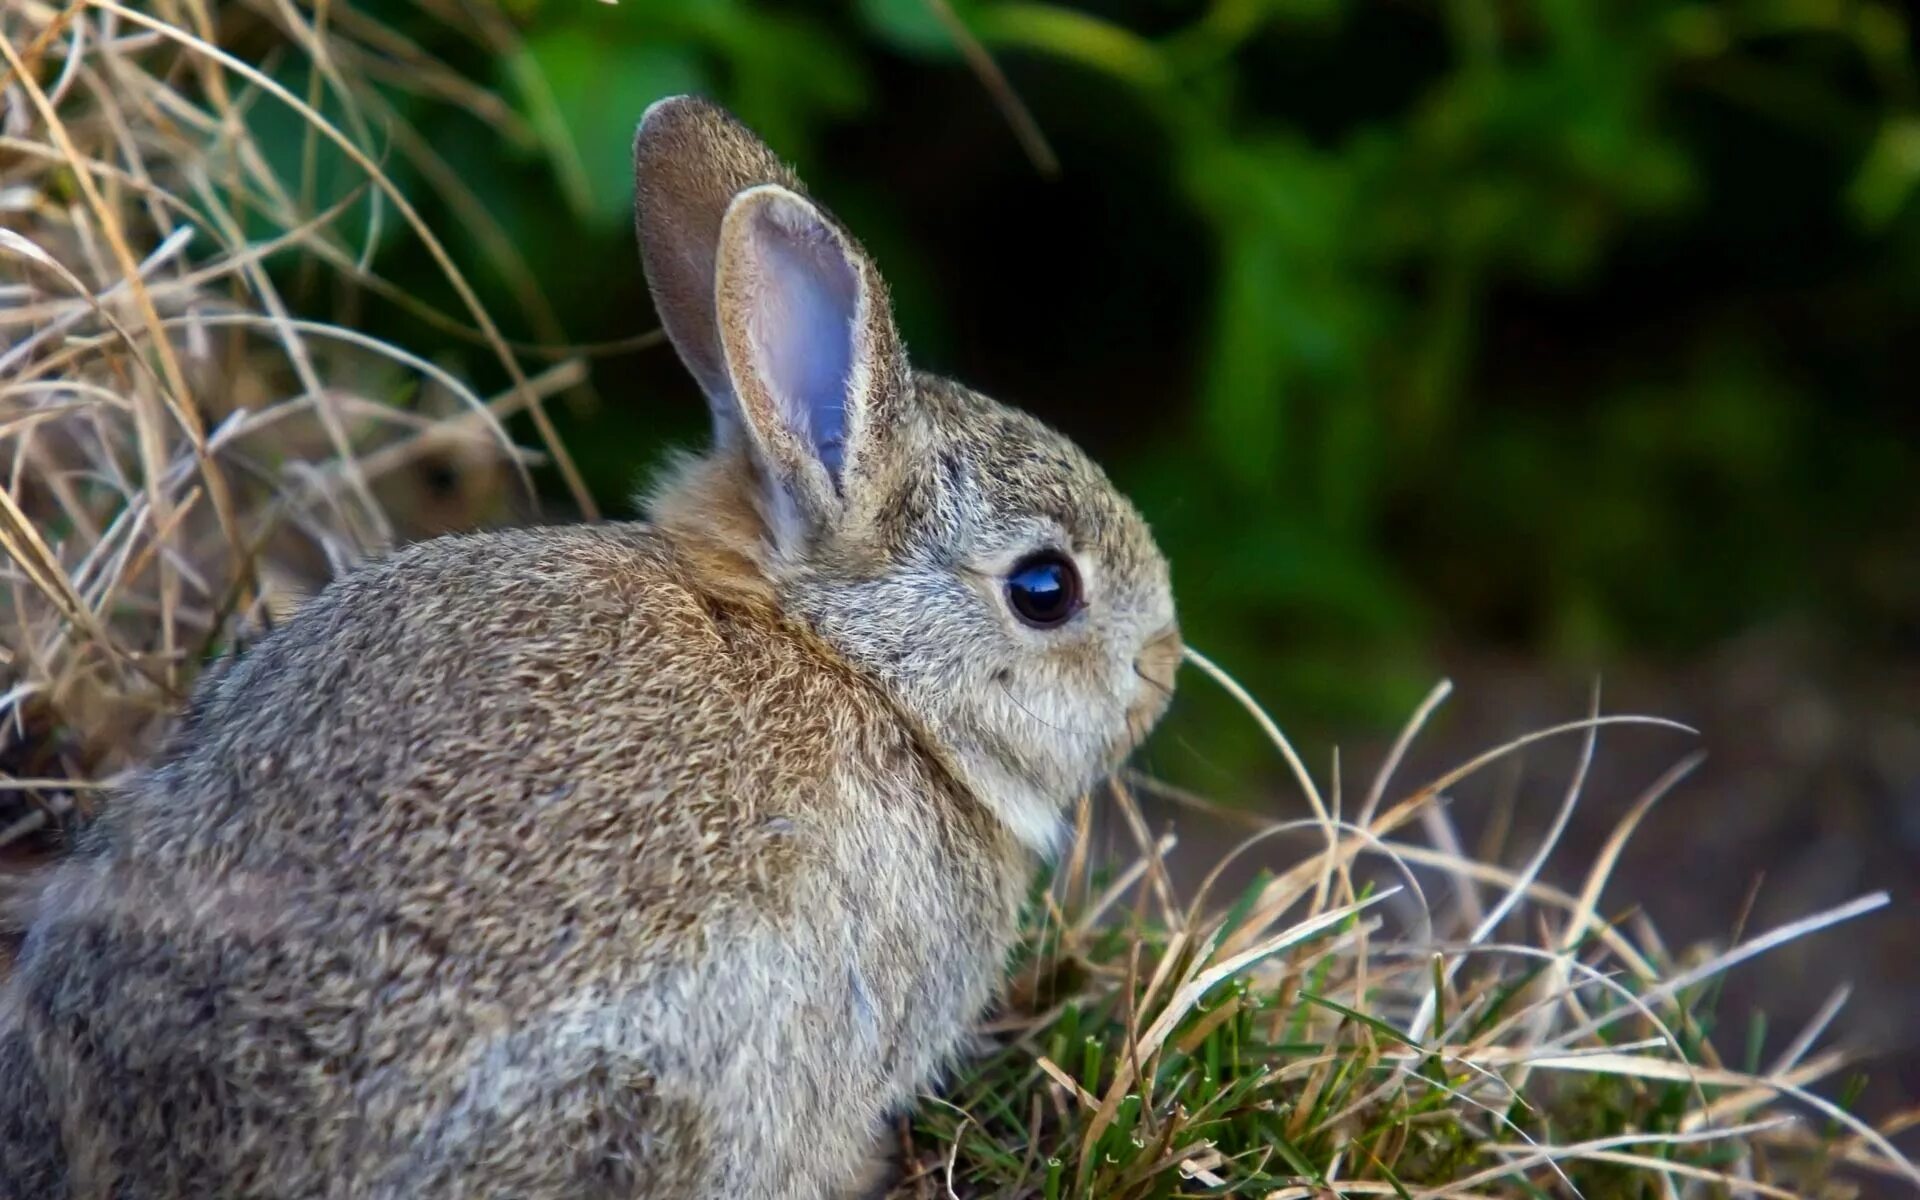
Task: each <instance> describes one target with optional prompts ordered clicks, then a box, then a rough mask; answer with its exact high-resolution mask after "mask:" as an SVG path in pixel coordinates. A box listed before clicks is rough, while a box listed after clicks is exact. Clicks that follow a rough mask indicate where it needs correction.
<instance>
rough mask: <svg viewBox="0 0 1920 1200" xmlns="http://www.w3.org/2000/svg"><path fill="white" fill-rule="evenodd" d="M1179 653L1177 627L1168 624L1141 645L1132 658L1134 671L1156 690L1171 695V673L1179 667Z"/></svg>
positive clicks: (1178, 631)
mask: <svg viewBox="0 0 1920 1200" xmlns="http://www.w3.org/2000/svg"><path fill="white" fill-rule="evenodd" d="M1181 653H1182V649H1181V645H1180V630H1179V627H1178V626H1175V625H1168V626H1167V627H1166V628H1164V629H1162V630H1161V631H1160V632H1159V633H1156V634H1154V635H1153V637H1152V639H1150V640H1149V641H1148V642H1147V644H1146V645H1145V646H1143V647H1141V650H1140V653H1139V655H1138V656H1136V657H1135V658H1134V660H1133V669H1134V672H1135V673H1136V674H1138V675H1139V676H1140V678H1142V679H1144V680H1146V681H1147V682H1148V683H1149V684H1151V685H1153V687H1154V688H1155V689H1156V690H1157V691H1160V692H1162V693H1165V694H1168V695H1171V694H1172V692H1173V673H1174V671H1176V670H1177V669H1179V666H1180V658H1181Z"/></svg>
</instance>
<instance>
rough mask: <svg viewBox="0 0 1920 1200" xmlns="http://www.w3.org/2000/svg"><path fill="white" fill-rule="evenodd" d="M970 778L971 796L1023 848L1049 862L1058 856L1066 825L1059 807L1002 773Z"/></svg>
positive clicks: (983, 773) (980, 773)
mask: <svg viewBox="0 0 1920 1200" xmlns="http://www.w3.org/2000/svg"><path fill="white" fill-rule="evenodd" d="M973 774H974V779H973V781H972V785H973V789H974V792H975V793H976V794H977V795H978V796H979V797H980V798H981V799H982V800H984V801H986V804H987V807H988V808H990V809H992V810H993V813H994V815H995V816H997V817H999V818H1000V820H1002V821H1003V822H1005V823H1006V825H1007V828H1009V829H1011V830H1013V835H1014V836H1015V837H1017V838H1019V839H1020V841H1021V843H1022V844H1023V845H1025V846H1026V847H1027V848H1028V849H1030V850H1032V851H1033V852H1034V853H1035V854H1038V855H1039V856H1040V857H1042V858H1045V859H1049V860H1050V859H1052V858H1054V857H1055V856H1056V855H1058V854H1059V853H1060V849H1061V847H1062V846H1064V845H1066V841H1067V823H1066V819H1065V816H1064V814H1063V813H1062V812H1061V809H1060V805H1058V804H1056V803H1055V802H1054V801H1053V800H1051V799H1050V798H1048V797H1046V796H1042V795H1040V794H1038V793H1037V792H1036V791H1035V790H1034V789H1033V786H1032V785H1031V784H1029V783H1027V782H1025V781H1023V780H1020V779H1017V778H1015V777H1014V776H1013V775H1011V774H1009V773H1008V772H1006V771H1005V770H1002V769H995V768H989V769H987V770H985V771H977V770H976V771H974V772H973Z"/></svg>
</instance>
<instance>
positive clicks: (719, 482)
mask: <svg viewBox="0 0 1920 1200" xmlns="http://www.w3.org/2000/svg"><path fill="white" fill-rule="evenodd" d="M634 154H635V180H636V187H637V200H636V211H637V218H636V220H637V228H638V233H639V241H640V246H641V254H642V259H643V262H644V266H645V269H646V274H647V278H648V282H649V285H650V288H651V293H652V296H653V299H654V303H655V307H656V308H657V310H658V313H659V315H660V318H661V320H662V323H663V324H664V326H665V328H666V331H667V334H668V335H669V337H670V339H671V341H672V343H673V344H674V346H675V347H676V348H677V350H678V353H679V355H680V357H681V358H682V360H683V361H684V362H685V365H686V366H687V367H688V369H689V370H690V372H691V373H692V375H693V376H694V379H695V380H696V381H697V383H698V384H699V386H700V388H701V390H702V391H703V392H704V393H705V397H706V399H707V401H708V403H709V407H710V408H711V410H712V418H713V427H714V434H713V439H712V444H711V447H710V448H709V449H708V450H707V451H706V452H705V453H703V454H699V455H692V456H686V457H683V458H681V459H679V460H676V461H675V462H674V463H673V464H672V465H671V466H670V467H669V468H668V469H667V470H666V471H665V473H664V476H663V478H662V479H661V481H660V482H659V483H658V484H657V486H656V487H655V488H654V489H653V490H652V491H651V492H650V493H649V494H648V495H647V496H646V497H645V498H644V499H643V501H642V507H643V509H644V511H645V512H646V514H647V519H646V521H645V522H644V523H619V522H609V523H602V524H592V525H579V526H570V527H549V528H530V529H522V530H514V531H495V532H487V533H478V534H468V535H455V536H446V537H441V538H437V539H434V540H430V541H425V542H420V543H416V544H413V545H411V546H408V547H405V548H403V549H399V550H396V551H393V552H391V553H390V554H388V555H386V556H384V557H382V558H380V559H379V560H377V561H374V562H371V563H368V564H364V565H361V566H359V567H357V568H355V569H354V570H352V571H350V572H347V573H345V574H344V575H342V576H341V577H340V578H338V579H336V580H335V581H334V582H332V583H331V584H329V585H328V586H327V587H325V588H324V589H323V590H321V591H320V592H319V593H318V594H316V595H315V596H313V597H312V598H310V599H308V600H307V601H305V602H304V603H303V604H302V606H301V607H300V608H299V610H298V611H297V612H296V613H295V614H294V615H293V616H292V618H291V619H290V620H288V621H287V622H285V623H284V624H282V625H279V626H277V627H276V628H275V629H274V630H273V631H272V632H271V633H269V634H268V635H267V636H265V637H264V638H262V639H261V640H260V641H258V642H257V643H255V644H254V645H252V646H251V647H250V648H248V649H247V650H246V651H245V652H244V653H243V654H241V655H239V656H237V657H232V658H229V659H227V660H224V661H223V662H221V663H220V664H218V665H216V666H215V667H214V668H212V669H210V671H209V673H208V674H207V676H206V677H205V678H204V679H203V680H202V682H201V683H200V684H199V685H198V686H197V688H196V689H195V692H194V695H193V697H192V699H191V701H190V704H189V706H188V708H187V710H186V712H185V713H184V714H183V716H182V717H181V719H180V721H179V723H178V726H177V728H176V729H175V731H174V732H173V733H172V734H171V735H170V737H169V740H168V741H167V743H166V744H165V746H164V747H163V748H162V750H161V751H160V752H159V754H158V755H157V757H156V758H155V759H154V760H153V761H152V762H151V763H150V764H149V765H148V766H146V767H145V768H144V769H143V770H142V771H140V772H139V773H138V774H137V775H136V776H135V777H134V778H133V781H132V782H131V783H129V784H127V785H126V786H125V787H124V788H123V789H122V790H121V791H120V793H119V794H118V795H117V796H116V797H115V798H114V799H113V801H112V803H111V804H110V805H108V806H107V809H106V811H105V813H104V815H103V816H102V817H101V818H100V820H99V822H98V824H97V826H96V827H95V828H94V829H93V830H91V831H90V832H89V833H88V835H87V837H86V840H85V842H84V844H83V845H80V846H77V847H76V848H75V850H74V852H73V854H72V855H71V856H70V857H69V858H68V859H67V860H66V861H65V862H63V863H62V864H61V865H60V866H59V867H57V868H56V869H55V870H54V871H53V873H52V875H51V877H50V878H48V879H47V880H46V881H44V883H43V885H42V886H41V887H40V888H39V889H38V892H37V896H36V899H35V900H34V902H33V903H34V906H35V907H34V911H33V912H32V914H31V926H30V932H29V933H28V935H27V937H26V940H25V943H24V945H23V947H22V950H21V954H20V958H19V961H18V964H17V968H16V971H15V973H14V975H13V977H12V978H11V979H10V980H9V981H8V983H7V986H6V991H5V993H4V996H0V1194H4V1195H5V1196H8V1197H35V1198H37V1197H62V1196H69V1197H88V1198H91V1197H114V1198H117V1200H174V1198H182V1197H196V1198H197V1197H208V1196H218V1197H223V1198H242V1197H261V1198H269V1197H271V1198H286V1197H356V1198H358V1197H374V1198H380V1200H401V1198H440V1197H445V1198H453V1197H460V1198H463V1200H464V1198H472V1197H518V1198H526V1200H546V1198H554V1200H558V1198H561V1197H566V1198H567V1200H580V1198H583V1197H605V1198H613V1197H623V1198H626V1197H631V1198H640V1197H644V1198H648V1200H682V1198H695V1197H730V1198H731V1197H744V1198H748V1200H756V1198H770V1200H771V1198H787V1197H793V1198H800V1197H808V1198H811V1197H823V1196H841V1195H848V1194H850V1193H851V1192H852V1191H853V1190H854V1189H856V1188H859V1187H861V1186H865V1185H863V1181H862V1172H863V1170H864V1169H866V1167H867V1165H868V1164H870V1163H871V1162H872V1161H873V1159H874V1156H875V1155H876V1153H877V1148H878V1147H879V1146H880V1145H881V1144H882V1136H883V1130H884V1128H885V1124H886V1122H887V1120H888V1119H889V1117H890V1116H891V1115H895V1114H897V1113H899V1112H900V1111H902V1110H903V1108H904V1106H905V1105H906V1104H908V1103H909V1102H910V1101H911V1099H912V1097H913V1096H914V1095H915V1094H917V1093H918V1092H920V1091H922V1090H923V1089H926V1088H928V1087H929V1086H931V1085H933V1084H934V1083H935V1082H936V1081H937V1080H938V1078H939V1077H940V1076H941V1074H942V1072H943V1070H946V1069H950V1068H951V1067H952V1065H953V1064H954V1062H955V1061H956V1056H957V1054H959V1053H960V1052H961V1051H962V1049H963V1047H964V1045H965V1044H966V1039H967V1038H968V1037H969V1036H970V1034H969V1030H970V1026H971V1024H972V1023H973V1022H974V1021H975V1020H977V1019H978V1018H979V1017H980V1016H981V1015H982V1014H983V1012H984V1011H985V1010H986V1008H987V1007H988V1006H989V1004H990V1003H991V1002H992V1000H993V998H994V996H995V994H996V992H997V990H998V988H999V987H1000V985H1001V982H1002V979H1001V977H1002V974H1003V971H1004V968H1005V965H1006V964H1005V960H1006V957H1007V955H1008V953H1009V949H1010V947H1011V945H1012V943H1013V941H1014V938H1015V936H1016V932H1017V929H1016V927H1017V922H1018V918H1019V913H1020V911H1021V908H1022V906H1023V904H1024V903H1025V902H1026V900H1027V899H1028V897H1029V890H1030V888H1031V886H1032V877H1033V875H1034V872H1035V870H1036V867H1037V866H1038V864H1039V863H1040V862H1041V861H1042V860H1043V859H1044V858H1045V857H1046V856H1048V855H1051V854H1053V853H1055V852H1056V850H1057V848H1058V847H1059V846H1060V843H1061V840H1062V830H1063V826H1064V825H1065V823H1066V822H1065V819H1064V818H1065V814H1066V813H1067V811H1068V810H1069V807H1070V805H1071V804H1072V802H1073V801H1074V800H1075V798H1077V797H1078V796H1080V795H1082V794H1084V793H1085V791H1086V790H1087V789H1088V788H1089V787H1091V786H1093V785H1095V784H1096V783H1097V782H1098V781H1099V780H1100V779H1101V778H1102V777H1103V776H1105V775H1106V774H1107V773H1109V772H1110V771H1111V770H1112V769H1113V768H1114V767H1115V766H1116V765H1117V764H1118V763H1119V762H1120V761H1121V760H1122V759H1123V758H1124V757H1125V756H1126V755H1127V754H1128V753H1129V752H1130V750H1131V748H1132V747H1134V746H1135V745H1136V744H1137V743H1138V742H1139V740H1140V739H1141V738H1142V737H1143V736H1144V735H1145V734H1146V732H1147V731H1148V730H1149V729H1150V728H1151V727H1152V726H1153V725H1154V723H1155V722H1156V721H1157V720H1158V718H1159V717H1160V715H1161V714H1162V712H1163V711H1164V709H1165V708H1166V706H1167V704H1168V702H1169V699H1170V697H1171V694H1172V689H1173V682H1174V679H1173V676H1174V673H1175V668H1176V665H1177V663H1178V662H1179V660H1180V658H1181V654H1182V650H1181V642H1180V635H1179V632H1178V627H1177V623H1176V620H1175V611H1174V605H1173V599H1172V592H1171V585H1170V582H1169V574H1168V567H1167V563H1166V560H1165V558H1164V557H1163V556H1162V554H1161V552H1160V550H1159V549H1158V548H1157V547H1156V545H1155V542H1154V540H1153V538H1152V536H1151V534H1150V532H1149V530H1148V527H1147V525H1146V524H1145V522H1144V521H1143V520H1142V518H1141V517H1140V515H1139V514H1138V513H1137V512H1136V511H1135V509H1134V508H1133V507H1132V506H1131V505H1130V504H1129V503H1128V501H1127V500H1126V499H1125V498H1123V497H1122V496H1121V494H1120V493H1119V492H1118V491H1116V489H1115V488H1114V486H1113V485H1112V484H1111V483H1110V482H1109V481H1108V480H1107V478H1106V477H1105V476H1104V475H1103V474H1102V472H1101V471H1100V469H1099V468H1098V467H1096V466H1095V465H1094V464H1093V463H1092V462H1091V461H1090V460H1089V459H1088V458H1087V457H1086V455H1085V454H1083V453H1082V452H1081V451H1080V450H1079V449H1078V448H1077V447H1076V446H1075V445H1074V444H1073V443H1071V442H1069V441H1068V440H1066V439H1065V438H1064V437H1062V436H1061V435H1060V434H1058V433H1056V432H1054V431H1053V430H1051V429H1050V428H1048V427H1046V426H1045V425H1043V424H1042V423H1040V422H1039V421H1038V420H1036V419H1034V418H1033V417H1030V416H1027V415H1025V414H1023V413H1021V412H1019V411H1016V410H1014V409H1012V408H1009V407H1005V406H1003V405H1001V404H999V403H996V402H995V401H993V400H990V399H987V398H986V397H984V396H981V395H979V394H977V393H975V392H972V391H970V390H968V389H967V388H965V387H962V386H961V385H959V384H957V383H953V382H949V381H948V380H945V379H941V378H936V377H933V376H931V375H925V374H917V373H915V372H914V371H912V370H911V369H910V368H909V366H908V362H907V358H906V354H905V350H904V348H903V346H902V343H901V340H900V335H899V333H898V332H897V331H896V329H895V326H894V323H893V319H892V317H891V315H890V312H889V307H888V299H887V292H886V288H885V286H884V284H883V283H882V281H881V278H880V276H879V274H878V273H877V271H876V269H875V266H874V263H873V262H872V260H871V259H870V258H869V257H868V256H867V255H866V254H865V253H864V252H863V251H862V249H861V248H860V246H859V245H858V244H857V243H856V242H855V241H854V240H853V238H852V237H851V236H850V235H849V234H848V233H847V232H846V231H845V230H844V229H843V228H842V227H841V226H840V225H839V224H838V223H837V222H836V221H835V219H834V218H832V217H831V216H829V215H828V214H827V213H826V212H824V211H823V210H822V209H821V208H820V207H819V206H818V205H816V204H815V203H814V202H813V201H812V200H811V199H810V198H809V197H808V194H807V193H806V191H805V190H804V189H803V188H802V186H801V184H800V183H799V181H798V180H797V179H796V178H795V177H794V175H793V174H792V172H791V171H790V170H789V168H788V167H787V166H785V165H784V164H783V163H782V162H781V161H780V160H779V159H778V158H777V157H776V156H775V155H774V154H773V153H772V152H771V151H770V150H769V149H768V148H767V147H766V146H765V145H763V144H762V143H761V142H760V141H759V140H757V139H756V138H755V136H754V135H753V134H752V133H750V132H749V131H748V130H747V129H746V128H745V127H743V126H742V125H740V124H738V123H737V122H736V121H735V120H734V118H732V117H731V116H730V115H728V114H727V113H725V112H724V111H723V110H721V109H720V108H718V107H716V106H715V105H713V104H712V103H710V102H708V101H705V100H702V99H698V98H691V97H677V98H673V99H668V100H663V101H661V102H659V103H658V104H656V105H654V106H653V107H652V108H650V109H649V110H648V111H647V113H646V114H645V116H644V118H643V119H642V121H641V124H640V127H639V131H638V133H637V136H636V141H635V150H634Z"/></svg>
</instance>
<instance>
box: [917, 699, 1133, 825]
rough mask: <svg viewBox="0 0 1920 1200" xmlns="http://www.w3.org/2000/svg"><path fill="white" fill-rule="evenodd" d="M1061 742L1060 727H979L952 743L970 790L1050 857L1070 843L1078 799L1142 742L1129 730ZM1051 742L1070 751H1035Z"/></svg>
mask: <svg viewBox="0 0 1920 1200" xmlns="http://www.w3.org/2000/svg"><path fill="white" fill-rule="evenodd" d="M1083 719H1084V717H1083ZM949 728H950V729H951V727H949ZM1043 735H1044V736H1043ZM1059 740H1060V730H1059V728H1058V727H1055V728H1054V729H1051V730H1038V731H1035V730H1031V729H1019V728H1015V729H996V730H994V731H992V732H990V733H988V732H985V731H980V730H977V729H976V731H975V736H971V737H969V736H964V735H963V736H958V737H954V738H953V739H952V740H951V741H950V742H949V744H948V753H949V754H950V755H952V757H953V760H954V765H955V766H956V767H957V768H958V774H959V775H960V777H961V779H962V781H963V782H964V783H965V784H966V786H967V788H968V790H970V791H971V792H973V794H974V795H975V796H977V797H979V799H980V801H981V802H982V803H984V804H985V805H986V806H987V807H988V808H989V809H990V810H991V811H992V812H993V814H994V815H995V816H997V817H998V818H999V819H1000V820H1001V822H1002V823H1003V824H1005V825H1006V826H1007V828H1008V829H1010V830H1011V831H1012V832H1013V834H1014V836H1015V837H1017V838H1019V839H1020V841H1021V842H1022V843H1023V844H1024V845H1026V846H1027V847H1028V848H1029V849H1031V850H1032V851H1034V852H1035V853H1036V854H1039V855H1040V856H1041V857H1043V858H1047V859H1051V858H1053V857H1055V856H1056V855H1058V854H1059V852H1060V851H1061V850H1062V849H1063V848H1064V847H1065V845H1066V841H1067V837H1068V835H1069V834H1070V832H1071V827H1070V824H1069V822H1068V820H1067V814H1068V812H1069V810H1070V809H1071V807H1072V805H1073V803H1074V801H1075V800H1077V799H1079V798H1080V797H1081V796H1083V795H1085V794H1086V793H1087V792H1089V791H1090V790H1092V789H1093V788H1095V787H1097V786H1098V785H1099V783H1100V781H1101V780H1103V779H1105V778H1106V777H1107V776H1108V775H1109V774H1110V773H1111V772H1112V771H1113V770H1114V769H1115V768H1116V767H1118V766H1119V765H1120V763H1122V762H1124V761H1125V760H1126V757H1127V755H1128V754H1130V753H1131V752H1132V750H1133V748H1134V746H1135V745H1136V744H1137V740H1136V738H1135V736H1134V734H1133V732H1132V730H1131V729H1130V728H1129V729H1123V730H1121V731H1117V732H1116V733H1115V734H1114V735H1113V736H1111V737H1100V736H1098V735H1094V734H1092V733H1091V731H1089V733H1088V735H1087V736H1085V737H1084V738H1076V739H1073V743H1074V744H1072V745H1070V746H1067V747H1060V746H1059ZM1049 744H1051V745H1054V746H1056V747H1058V749H1060V750H1064V751H1065V753H1063V754H1060V755H1059V756H1057V757H1056V756H1055V755H1052V754H1046V753H1035V752H1034V751H1035V750H1036V748H1038V747H1041V746H1045V745H1049Z"/></svg>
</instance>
